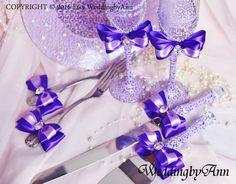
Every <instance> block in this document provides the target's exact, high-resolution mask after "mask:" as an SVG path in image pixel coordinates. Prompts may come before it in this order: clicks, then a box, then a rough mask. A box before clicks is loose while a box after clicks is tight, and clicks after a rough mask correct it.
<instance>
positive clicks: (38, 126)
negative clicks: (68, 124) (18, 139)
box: [16, 110, 65, 152]
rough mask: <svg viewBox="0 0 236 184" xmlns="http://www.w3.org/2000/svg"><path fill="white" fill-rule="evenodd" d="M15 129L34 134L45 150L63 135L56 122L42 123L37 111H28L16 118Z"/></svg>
mask: <svg viewBox="0 0 236 184" xmlns="http://www.w3.org/2000/svg"><path fill="white" fill-rule="evenodd" d="M16 123H17V125H16V129H18V130H20V131H22V132H27V133H31V134H36V135H37V137H38V140H39V142H40V143H41V145H42V148H43V150H44V151H45V152H47V151H49V150H50V149H51V148H53V147H54V146H56V145H57V144H58V143H59V142H60V141H61V140H62V139H63V138H64V137H65V135H64V133H62V132H61V131H60V130H61V127H60V125H58V124H53V123H50V124H44V123H43V122H42V116H41V114H40V113H39V111H37V110H34V111H30V112H28V113H27V114H25V115H24V116H23V117H21V118H20V119H19V120H17V122H16Z"/></svg>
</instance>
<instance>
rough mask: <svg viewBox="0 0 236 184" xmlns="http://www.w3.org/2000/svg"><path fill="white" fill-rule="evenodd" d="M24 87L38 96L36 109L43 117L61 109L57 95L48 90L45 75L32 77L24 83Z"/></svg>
mask: <svg viewBox="0 0 236 184" xmlns="http://www.w3.org/2000/svg"><path fill="white" fill-rule="evenodd" d="M26 85H27V87H28V89H29V90H31V91H33V92H34V93H35V95H37V96H38V99H37V102H36V107H37V108H39V110H40V112H41V114H42V115H43V116H44V115H47V114H50V113H52V112H54V111H56V110H58V109H60V108H62V107H63V105H62V103H61V102H60V101H59V100H58V96H57V94H56V93H54V92H51V91H49V90H48V78H47V76H46V75H40V76H34V77H32V78H31V79H30V80H28V81H26Z"/></svg>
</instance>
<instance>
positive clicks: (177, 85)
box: [151, 81, 189, 107]
mask: <svg viewBox="0 0 236 184" xmlns="http://www.w3.org/2000/svg"><path fill="white" fill-rule="evenodd" d="M168 83H169V81H159V82H157V83H156V84H155V85H154V86H153V87H152V88H151V94H154V93H158V92H160V91H162V90H164V91H165V94H166V98H167V101H168V105H169V106H170V107H175V106H177V105H180V104H183V103H185V102H188V101H189V90H188V88H187V87H186V86H184V85H183V84H182V83H181V82H179V81H175V82H173V83H172V84H170V85H168Z"/></svg>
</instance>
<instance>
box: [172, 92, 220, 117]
mask: <svg viewBox="0 0 236 184" xmlns="http://www.w3.org/2000/svg"><path fill="white" fill-rule="evenodd" d="M223 93H224V88H222V87H217V88H216V89H213V90H210V91H207V92H205V93H204V94H203V95H201V96H200V97H198V98H196V99H194V100H191V101H190V102H187V103H185V104H183V105H179V106H177V107H175V108H174V109H173V111H174V112H176V113H177V114H179V115H180V116H185V115H186V114H187V113H188V112H190V111H192V110H194V109H196V108H198V107H200V106H202V105H207V104H212V103H213V102H214V101H215V100H216V99H217V98H219V97H221V96H222V95H223Z"/></svg>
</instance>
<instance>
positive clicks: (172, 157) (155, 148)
mask: <svg viewBox="0 0 236 184" xmlns="http://www.w3.org/2000/svg"><path fill="white" fill-rule="evenodd" d="M161 141H162V138H161V134H160V132H159V131H155V132H147V133H144V134H142V135H140V136H139V144H138V146H137V147H136V148H135V151H136V153H137V154H138V155H139V156H140V157H141V158H142V159H144V160H147V161H149V162H151V163H153V162H154V166H155V169H156V171H157V174H158V175H159V176H160V177H161V178H162V179H166V178H167V177H169V176H170V175H172V174H174V173H175V172H176V171H178V170H180V169H181V168H183V167H184V163H183V161H182V160H181V158H182V154H181V153H179V152H178V151H176V150H174V149H171V148H168V147H166V146H165V145H164V144H163V143H162V142H161Z"/></svg>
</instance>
